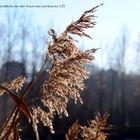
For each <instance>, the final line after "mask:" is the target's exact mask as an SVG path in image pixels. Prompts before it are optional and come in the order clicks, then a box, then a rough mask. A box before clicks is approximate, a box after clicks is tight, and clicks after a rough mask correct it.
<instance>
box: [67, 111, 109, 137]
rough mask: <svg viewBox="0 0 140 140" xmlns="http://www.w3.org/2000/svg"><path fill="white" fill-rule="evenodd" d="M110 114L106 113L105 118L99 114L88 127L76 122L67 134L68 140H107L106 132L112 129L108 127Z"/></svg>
mask: <svg viewBox="0 0 140 140" xmlns="http://www.w3.org/2000/svg"><path fill="white" fill-rule="evenodd" d="M108 117H109V114H108V113H105V114H104V116H103V117H101V116H100V114H99V113H97V114H96V116H95V119H94V120H91V121H90V122H89V125H88V126H81V125H80V124H79V123H78V122H75V123H74V124H73V125H72V127H71V128H69V130H68V133H67V134H66V140H81V138H82V139H83V140H106V139H107V135H108V134H107V133H106V132H105V131H106V130H108V129H110V126H109V125H107V120H108Z"/></svg>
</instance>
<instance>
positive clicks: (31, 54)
mask: <svg viewBox="0 0 140 140" xmlns="http://www.w3.org/2000/svg"><path fill="white" fill-rule="evenodd" d="M21 17H22V18H21ZM6 19H7V20H6V21H5V22H1V23H0V36H1V37H0V64H1V69H0V83H2V82H4V81H7V80H8V81H11V80H13V79H14V78H16V77H17V76H19V75H24V76H26V77H27V78H29V79H30V78H31V76H32V75H34V73H36V71H37V70H38V68H39V67H40V66H41V65H42V59H43V55H42V54H43V52H44V50H45V33H44V31H43V30H42V29H41V28H36V27H32V26H31V25H30V20H29V19H30V18H29V17H26V16H22V15H17V13H16V12H13V13H9V12H7V18H6ZM133 47H134V50H136V51H135V52H136V54H135V55H134V54H133V55H134V56H136V61H135V65H134V64H133V66H134V68H135V69H136V70H135V71H136V73H128V71H127V69H128V68H129V64H127V63H126V62H127V50H128V38H127V32H126V31H123V32H122V34H121V36H120V39H118V40H117V41H116V42H115V43H113V45H111V46H108V47H107V48H108V49H105V50H104V53H105V52H106V53H107V62H106V63H107V66H108V69H106V68H97V67H96V66H93V65H89V66H86V68H87V69H89V70H90V75H89V79H88V80H87V81H85V82H86V86H87V88H86V89H85V90H84V92H83V93H82V97H83V100H84V104H83V105H81V104H78V105H74V103H73V101H71V102H70V103H69V105H68V110H69V117H68V118H63V116H62V119H59V118H57V117H56V119H55V120H54V127H55V130H56V135H55V136H57V139H59V138H58V136H60V137H61V136H62V138H61V139H63V137H64V134H65V133H66V131H67V130H68V128H69V127H70V126H71V124H72V123H73V122H74V121H76V120H78V121H79V122H80V123H81V124H86V123H87V121H88V120H90V119H93V118H94V116H95V113H96V112H100V114H101V115H103V114H104V113H105V112H109V113H110V118H109V123H110V124H112V125H113V127H112V131H111V132H110V134H111V135H117V136H116V137H117V138H116V139H119V140H120V139H121V138H122V139H123V137H125V138H127V137H128V138H129V137H130V138H131V137H132V138H135V137H137V138H139V139H140V136H138V134H139V133H140V111H139V106H140V73H139V70H140V62H139V61H138V60H139V54H140V51H139V44H137V45H136V46H133ZM97 48H98V47H97ZM101 49H102V48H101ZM97 53H98V52H97ZM103 55H104V54H103ZM133 63H134V61H133ZM104 65H105V64H104ZM42 77H43V76H42ZM43 78H44V77H43ZM40 85H41V81H39V82H38V84H37V85H35V87H34V89H33V90H32V93H31V94H30V95H31V96H30V97H29V98H32V97H33V95H34V94H38V93H39V90H40ZM29 101H30V99H29V100H28V102H29ZM12 105H13V102H12V100H11V99H9V98H8V97H7V96H6V95H4V96H2V97H1V98H0V112H1V113H2V114H1V115H0V121H1V123H2V122H3V121H4V119H5V118H6V116H7V115H8V114H9V110H10V108H11V107H12ZM25 128H26V127H25ZM41 131H42V133H41V137H42V139H44V138H47V137H49V131H48V130H47V129H46V128H45V129H43V128H41ZM24 132H27V131H24ZM47 132H48V136H47ZM28 133H29V132H28ZM23 135H24V137H25V139H27V138H29V139H31V135H30V134H29V135H27V133H24V134H23ZM55 136H52V137H55ZM119 136H120V137H119ZM54 139H55V138H54ZM114 139H115V138H114Z"/></svg>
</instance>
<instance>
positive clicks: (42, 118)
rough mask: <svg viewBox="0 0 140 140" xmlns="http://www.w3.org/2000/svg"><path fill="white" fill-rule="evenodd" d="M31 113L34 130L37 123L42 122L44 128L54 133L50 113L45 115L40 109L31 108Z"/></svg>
mask: <svg viewBox="0 0 140 140" xmlns="http://www.w3.org/2000/svg"><path fill="white" fill-rule="evenodd" d="M32 113H33V120H34V123H33V128H34V130H37V124H38V123H39V122H42V123H43V125H44V126H48V127H49V128H50V131H51V132H52V133H54V129H53V124H52V119H53V116H52V115H51V114H50V113H47V112H46V111H44V110H42V109H41V108H40V107H37V108H32Z"/></svg>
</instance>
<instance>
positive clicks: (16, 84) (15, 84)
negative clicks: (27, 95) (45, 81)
mask: <svg viewBox="0 0 140 140" xmlns="http://www.w3.org/2000/svg"><path fill="white" fill-rule="evenodd" d="M25 79H26V78H25V77H23V76H19V77H17V78H16V79H14V80H12V81H11V82H10V83H8V82H4V83H2V84H1V86H3V87H5V88H7V89H8V90H14V89H15V90H16V92H18V91H19V90H21V88H22V87H23V84H24V82H25ZM4 92H5V90H4V89H0V96H1V95H3V93H4Z"/></svg>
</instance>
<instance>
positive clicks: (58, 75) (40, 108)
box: [0, 5, 108, 140]
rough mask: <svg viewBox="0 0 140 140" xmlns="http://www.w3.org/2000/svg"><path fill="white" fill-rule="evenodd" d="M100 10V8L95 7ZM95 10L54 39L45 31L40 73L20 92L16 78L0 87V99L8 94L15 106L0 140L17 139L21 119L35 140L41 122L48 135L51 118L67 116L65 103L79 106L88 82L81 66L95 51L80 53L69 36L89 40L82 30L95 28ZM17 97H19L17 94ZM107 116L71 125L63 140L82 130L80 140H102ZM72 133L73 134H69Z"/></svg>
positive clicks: (20, 82) (21, 81) (53, 34)
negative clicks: (36, 88) (46, 37)
mask: <svg viewBox="0 0 140 140" xmlns="http://www.w3.org/2000/svg"><path fill="white" fill-rule="evenodd" d="M99 6H100V5H99ZM99 6H96V7H94V8H92V9H91V10H88V11H86V12H84V14H83V15H82V16H81V17H80V18H79V19H78V20H77V21H75V22H72V23H71V24H70V25H69V26H67V27H66V30H65V31H64V32H63V33H62V34H61V35H60V36H57V34H56V31H55V30H54V29H50V30H49V32H48V33H49V35H50V36H51V37H52V41H50V42H48V41H47V45H48V48H47V51H46V55H45V61H44V65H43V66H42V68H41V69H40V71H39V72H38V73H37V74H36V75H35V76H34V77H33V79H32V80H31V82H30V83H28V86H27V87H26V88H24V91H22V92H21V88H22V87H23V86H24V82H25V77H22V76H19V77H17V78H16V79H14V80H13V81H11V82H10V83H8V82H4V83H2V84H1V85H0V95H1V96H2V95H3V94H8V95H9V96H10V97H11V98H12V99H13V100H14V101H15V103H16V106H15V107H14V109H13V110H12V111H11V114H10V115H9V117H8V118H7V120H6V121H5V123H4V124H3V126H2V127H1V131H0V139H1V140H4V139H9V140H12V139H14V140H18V139H20V135H19V134H20V131H21V130H22V127H21V128H20V121H21V120H22V118H23V116H26V117H27V119H28V120H29V125H32V127H33V130H34V132H35V134H36V139H37V140H39V132H38V124H39V123H40V122H41V123H42V124H43V125H44V126H48V127H49V128H50V131H51V132H52V133H55V131H54V129H53V118H54V116H56V115H58V116H61V115H65V116H66V117H68V116H69V114H68V112H67V104H68V101H69V99H73V100H74V101H75V103H78V102H80V103H83V100H82V98H81V96H80V92H81V91H82V90H84V89H85V83H84V81H85V80H86V79H87V78H88V72H87V70H86V69H85V67H84V66H85V64H87V63H89V62H91V61H92V60H93V59H94V55H93V54H94V53H95V52H96V49H94V48H93V49H91V50H86V51H84V52H83V51H81V50H80V49H79V48H78V47H77V46H76V44H75V41H74V39H73V38H72V36H71V35H78V36H80V37H88V38H91V37H90V36H89V35H88V34H86V33H85V29H88V28H93V27H94V26H95V21H94V18H95V16H94V14H93V13H94V12H95V11H96V9H97V8H98V7H99ZM50 60H51V67H50V69H49V70H47V71H48V80H45V81H44V82H43V85H42V86H41V92H40V95H39V96H37V97H34V98H35V99H34V101H33V102H30V104H28V105H27V103H26V102H25V99H26V97H27V95H28V94H30V91H31V90H32V87H33V85H34V84H35V83H36V82H38V80H39V77H40V74H41V72H42V71H44V69H45V66H46V65H47V63H48V62H50ZM19 93H21V96H20V94H19ZM107 118H108V115H107V114H106V115H105V116H103V118H101V117H100V116H99V115H97V116H96V118H95V120H93V121H90V122H89V127H86V126H80V125H79V124H78V123H75V124H73V126H72V128H70V130H69V132H68V134H67V135H66V139H67V140H69V139H71V138H70V137H72V139H78V137H77V136H74V137H73V133H76V135H77V134H78V133H79V128H80V129H81V130H82V133H81V137H82V138H83V139H85V140H86V139H93V140H94V139H95V140H96V139H103V140H104V139H106V138H107V135H106V134H105V133H104V132H103V131H104V128H105V126H106V121H107ZM72 129H74V132H73V130H72Z"/></svg>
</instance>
